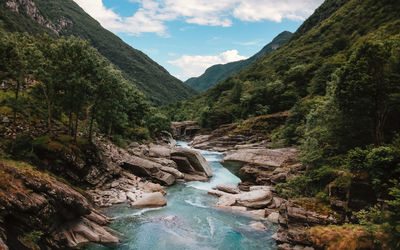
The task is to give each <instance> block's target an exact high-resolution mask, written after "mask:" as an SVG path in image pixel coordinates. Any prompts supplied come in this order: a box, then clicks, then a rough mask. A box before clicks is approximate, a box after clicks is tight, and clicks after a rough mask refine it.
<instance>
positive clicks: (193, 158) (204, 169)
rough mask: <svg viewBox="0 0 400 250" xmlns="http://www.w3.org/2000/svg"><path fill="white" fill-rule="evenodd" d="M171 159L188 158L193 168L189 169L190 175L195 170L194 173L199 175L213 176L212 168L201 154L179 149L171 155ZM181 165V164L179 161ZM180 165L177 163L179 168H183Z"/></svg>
mask: <svg viewBox="0 0 400 250" xmlns="http://www.w3.org/2000/svg"><path fill="white" fill-rule="evenodd" d="M171 157H172V159H173V160H174V159H176V158H174V157H180V159H184V158H186V159H187V162H189V164H190V166H191V167H190V168H188V169H187V170H188V171H187V172H188V173H191V171H193V170H194V172H197V173H204V174H205V175H206V176H207V177H211V176H212V169H211V166H210V165H209V164H208V162H207V161H206V159H205V158H204V157H203V156H202V155H201V154H200V152H198V151H196V150H191V149H184V148H177V149H176V150H174V151H173V152H172V153H171ZM187 162H186V163H187ZM179 163H181V162H180V161H179ZM179 163H178V162H177V164H178V167H181V166H180V165H179ZM186 163H185V168H186V167H187V166H186Z"/></svg>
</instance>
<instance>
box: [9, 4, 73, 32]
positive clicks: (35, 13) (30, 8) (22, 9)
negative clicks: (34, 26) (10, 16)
mask: <svg viewBox="0 0 400 250" xmlns="http://www.w3.org/2000/svg"><path fill="white" fill-rule="evenodd" d="M6 6H7V7H9V8H10V9H11V10H12V11H14V12H17V13H21V14H25V15H27V16H28V17H29V18H31V19H32V20H33V21H35V22H37V23H38V24H40V25H43V26H45V27H46V28H48V29H50V30H51V31H52V32H54V33H55V34H57V35H59V34H60V32H61V31H63V30H64V29H67V28H68V27H70V26H72V24H73V23H72V20H70V19H68V18H67V17H65V16H61V17H59V18H58V19H57V20H56V22H54V23H53V22H52V21H50V20H47V19H46V18H45V17H43V16H42V15H41V14H40V12H39V9H38V8H37V6H36V4H35V2H34V1H32V0H7V1H6Z"/></svg>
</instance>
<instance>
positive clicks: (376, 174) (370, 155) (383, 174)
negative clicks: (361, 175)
mask: <svg viewBox="0 0 400 250" xmlns="http://www.w3.org/2000/svg"><path fill="white" fill-rule="evenodd" d="M346 162H347V165H348V167H349V169H350V170H351V171H352V172H367V173H368V174H369V176H370V179H371V182H372V184H373V185H374V187H375V189H376V190H377V191H379V192H381V193H383V194H387V193H388V189H389V188H390V182H389V180H391V179H397V178H400V150H399V148H396V147H394V146H382V147H377V148H373V147H369V148H367V149H361V148H355V149H354V150H351V151H349V153H348V156H347V161H346Z"/></svg>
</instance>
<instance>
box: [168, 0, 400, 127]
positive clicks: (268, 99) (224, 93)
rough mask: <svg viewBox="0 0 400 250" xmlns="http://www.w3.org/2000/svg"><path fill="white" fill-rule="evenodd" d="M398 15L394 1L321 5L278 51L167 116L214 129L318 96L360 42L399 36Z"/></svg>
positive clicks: (333, 0) (337, 0) (334, 0)
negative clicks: (196, 122) (190, 120)
mask: <svg viewBox="0 0 400 250" xmlns="http://www.w3.org/2000/svg"><path fill="white" fill-rule="evenodd" d="M398 13H400V5H399V4H398V2H397V1H394V0H384V1H373V0H367V1H361V0H326V1H325V2H324V3H323V4H322V5H321V6H320V7H319V8H318V9H317V10H316V11H315V13H314V14H313V15H312V16H310V17H309V18H308V19H307V20H306V21H305V22H304V24H303V25H302V26H301V27H300V28H299V29H298V30H297V31H296V33H295V34H294V35H293V37H292V38H291V39H290V41H288V42H287V43H286V44H284V45H283V46H282V47H280V48H279V49H278V50H276V51H274V52H272V53H270V54H269V55H267V56H265V57H263V58H261V59H259V60H257V61H256V62H255V63H253V64H252V65H250V66H249V67H247V68H245V69H244V70H242V71H240V72H239V73H237V74H235V75H233V76H232V77H229V78H228V79H226V80H225V81H223V82H221V83H219V84H217V85H216V86H214V87H212V88H210V89H208V90H207V91H205V92H204V93H202V94H201V95H200V96H198V97H196V98H194V99H192V100H191V101H188V102H183V103H178V104H175V105H171V106H170V107H169V109H167V111H166V112H169V115H170V117H171V118H172V119H173V120H182V119H196V120H199V121H200V122H202V124H203V126H205V127H212V128H215V127H217V126H219V125H221V124H225V123H230V122H233V121H236V120H241V119H247V118H249V117H252V116H257V115H260V114H268V113H269V114H270V113H275V112H280V111H284V110H289V109H291V108H292V107H293V106H294V105H295V104H296V103H297V102H298V101H299V100H301V99H302V98H306V97H307V98H310V97H313V96H316V95H320V96H323V95H325V93H326V84H327V82H329V81H330V79H331V74H332V73H333V72H335V71H336V70H337V69H339V68H341V67H342V65H343V64H344V63H345V61H346V60H347V58H348V57H349V56H350V55H351V53H352V52H353V51H354V49H355V48H357V47H358V46H359V45H360V44H361V43H362V42H364V41H365V40H368V39H376V40H378V39H379V40H385V39H389V38H390V37H391V36H394V35H396V34H399V33H400V28H399V27H400V25H399V22H400V18H399V16H398Z"/></svg>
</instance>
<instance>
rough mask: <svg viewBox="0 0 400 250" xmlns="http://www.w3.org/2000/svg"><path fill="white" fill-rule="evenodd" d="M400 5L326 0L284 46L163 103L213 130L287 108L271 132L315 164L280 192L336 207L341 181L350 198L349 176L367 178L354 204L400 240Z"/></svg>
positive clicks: (352, 208) (351, 208)
mask: <svg viewBox="0 0 400 250" xmlns="http://www.w3.org/2000/svg"><path fill="white" fill-rule="evenodd" d="M399 12H400V5H399V4H398V3H397V1H391V0H385V1H373V0H367V1H361V0H349V1H332V0H328V1H325V2H324V3H323V4H322V6H321V7H319V8H318V9H317V10H316V12H315V13H314V14H313V15H312V16H311V17H310V18H309V19H308V20H307V21H305V22H304V24H303V25H302V26H301V27H300V28H299V29H298V31H297V32H296V33H295V34H294V35H293V37H292V38H291V39H290V40H289V41H288V42H287V43H286V44H285V45H284V46H282V47H281V48H279V49H278V50H277V51H275V52H273V53H271V54H270V55H268V56H266V57H264V58H262V59H261V60H259V61H257V62H256V63H254V64H253V65H251V66H250V67H248V68H246V69H244V70H243V71H241V72H239V73H237V74H234V75H233V76H231V77H230V78H228V79H227V80H225V81H224V82H222V83H219V84H217V85H216V86H214V87H212V88H211V89H209V90H207V91H206V92H204V93H202V94H201V95H199V96H198V97H196V98H193V99H192V100H189V101H183V102H178V103H176V104H171V105H169V106H165V107H163V111H164V112H165V114H167V115H168V116H169V117H170V118H171V119H172V120H178V121H179V120H187V119H192V120H197V121H199V122H200V124H201V125H202V126H203V127H204V128H210V129H215V128H218V127H219V126H220V125H223V124H227V123H232V122H239V123H241V122H242V121H243V120H246V119H249V118H252V117H256V116H260V115H266V114H274V113H278V112H282V111H289V112H290V115H289V117H288V119H287V121H286V123H285V124H284V125H283V126H281V127H279V128H277V129H275V130H274V131H273V133H272V138H271V139H272V141H273V142H274V144H275V145H276V146H278V147H279V146H285V145H286V146H297V147H299V148H300V149H301V160H302V162H303V163H305V164H307V166H308V170H307V171H306V173H304V174H303V175H301V176H298V177H296V178H293V179H291V180H289V181H288V182H287V183H284V184H279V185H278V186H277V190H278V192H279V193H280V194H281V195H282V196H283V197H287V198H296V197H304V196H305V197H317V198H318V199H319V200H320V202H321V203H322V204H323V203H325V204H328V206H329V204H330V200H329V198H328V192H330V190H331V188H332V187H333V186H335V187H338V189H339V190H341V191H340V192H339V193H338V194H337V195H338V196H343V197H342V198H343V199H346V198H345V197H346V194H348V192H349V190H350V185H351V183H353V184H354V183H357V182H364V183H367V184H365V186H360V188H362V187H364V188H365V189H364V190H363V191H362V194H361V193H360V194H359V195H360V202H359V203H349V204H347V205H346V209H347V212H348V213H349V214H350V215H352V216H353V217H352V218H358V222H359V223H360V224H361V225H363V226H365V227H366V228H367V229H368V230H369V232H371V235H375V236H376V232H387V233H389V234H390V239H391V243H392V244H393V246H394V247H395V248H398V247H400V241H399V239H400V231H399V228H400V217H399V215H400V213H399V212H400V211H399V208H400V206H399V201H400V183H399V181H398V180H399V178H400V171H399V166H400V165H399V164H400V144H399V142H400V137H399V132H400V120H399V117H400V74H399V72H400V36H399V34H400V19H399V17H398V13H399ZM367 187H370V188H367ZM361 200H362V201H363V202H361ZM377 200H379V201H386V203H385V205H383V207H382V206H381V205H382V204H380V203H376V201H377ZM377 242H379V240H377Z"/></svg>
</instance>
